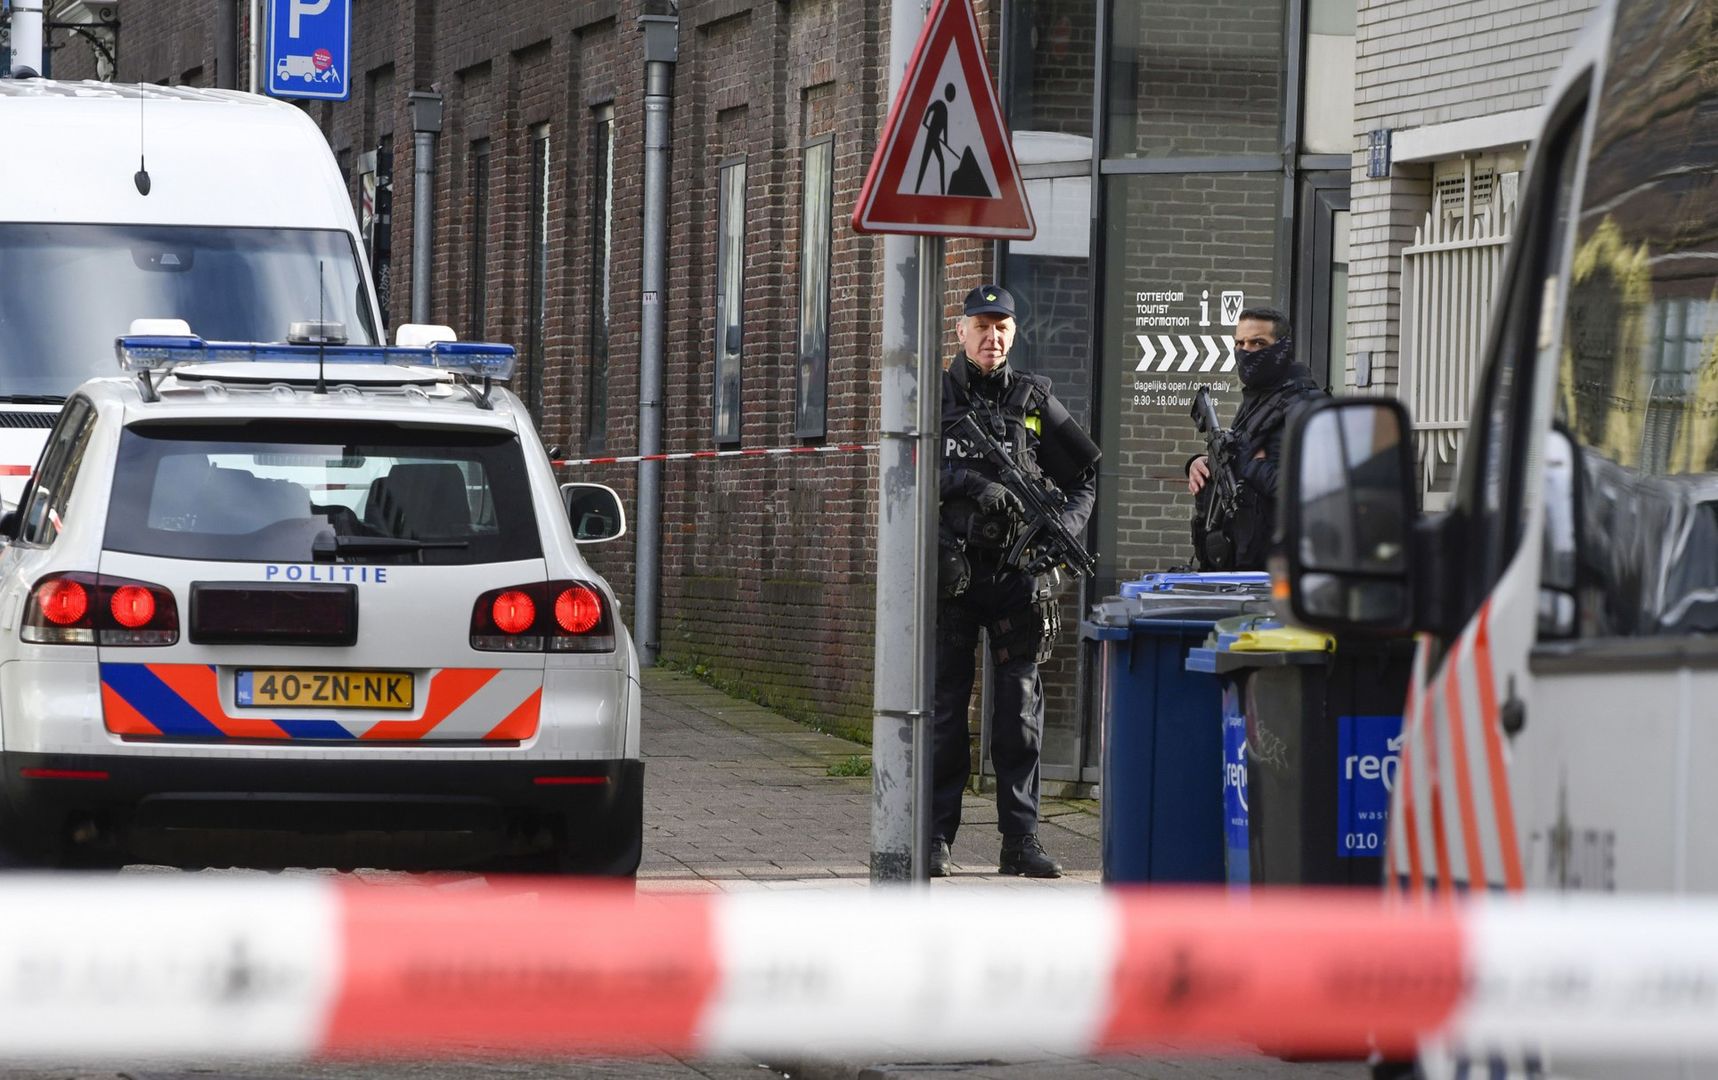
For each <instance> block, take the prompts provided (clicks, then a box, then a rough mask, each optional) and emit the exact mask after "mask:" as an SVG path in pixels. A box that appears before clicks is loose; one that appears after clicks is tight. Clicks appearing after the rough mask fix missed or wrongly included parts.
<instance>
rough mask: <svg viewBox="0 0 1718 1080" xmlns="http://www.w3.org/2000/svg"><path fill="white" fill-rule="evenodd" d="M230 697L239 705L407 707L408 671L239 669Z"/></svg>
mask: <svg viewBox="0 0 1718 1080" xmlns="http://www.w3.org/2000/svg"><path fill="white" fill-rule="evenodd" d="M237 675H238V680H237V682H236V684H235V685H234V687H233V699H234V701H235V702H236V703H237V704H238V706H239V707H240V708H242V709H268V708H275V709H278V708H294V709H409V708H411V707H412V675H411V672H409V671H303V670H298V669H286V670H273V671H240V672H238V673H237Z"/></svg>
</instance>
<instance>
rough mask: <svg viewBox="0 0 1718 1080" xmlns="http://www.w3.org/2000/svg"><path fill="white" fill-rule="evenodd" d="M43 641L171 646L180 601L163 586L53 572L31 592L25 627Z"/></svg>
mask: <svg viewBox="0 0 1718 1080" xmlns="http://www.w3.org/2000/svg"><path fill="white" fill-rule="evenodd" d="M21 633H22V635H23V638H24V640H25V641H28V642H32V643H34V644H38V645H117V646H148V645H157V646H158V645H172V644H173V643H175V642H177V641H178V640H179V606H178V604H176V603H175V602H174V600H173V594H172V592H170V591H169V590H167V589H165V588H163V587H162V586H160V585H152V584H150V583H148V582H145V581H132V580H130V579H127V578H116V577H110V576H108V575H104V574H80V573H69V574H50V575H49V576H47V577H45V578H43V579H42V580H41V581H38V582H37V583H36V587H35V588H34V589H32V590H31V591H30V602H29V604H28V606H27V608H26V609H25V612H24V625H23V628H22V631H21Z"/></svg>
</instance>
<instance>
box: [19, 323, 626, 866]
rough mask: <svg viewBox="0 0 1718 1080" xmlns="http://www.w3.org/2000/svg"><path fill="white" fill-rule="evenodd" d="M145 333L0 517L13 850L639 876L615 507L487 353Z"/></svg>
mask: <svg viewBox="0 0 1718 1080" xmlns="http://www.w3.org/2000/svg"><path fill="white" fill-rule="evenodd" d="M152 329H154V330H157V331H162V330H166V331H169V333H166V334H162V333H159V332H158V333H156V334H154V335H151V336H134V337H126V338H122V339H121V340H120V341H119V343H118V350H119V353H120V357H121V361H122V364H123V366H124V368H125V369H126V371H127V372H128V374H125V375H116V376H112V377H107V378H100V379H94V380H91V381H89V382H86V383H85V384H84V385H82V386H81V387H79V388H78V389H77V390H76V391H75V392H74V393H73V394H72V395H71V397H70V399H69V400H68V402H67V404H66V406H65V408H64V410H63V411H62V412H61V414H60V418H59V421H58V423H57V425H56V427H55V428H54V430H53V433H52V435H51V437H50V439H49V442H48V445H47V447H46V449H45V450H44V452H43V456H42V459H41V462H40V464H39V465H38V467H37V468H36V470H35V473H34V475H33V476H32V477H31V479H30V482H29V486H28V487H27V488H26V490H25V492H24V498H23V502H22V503H21V504H20V506H19V508H18V510H17V511H15V512H13V513H11V514H9V515H7V516H6V517H5V518H4V519H3V520H0V530H3V531H4V533H5V539H6V540H7V543H6V545H5V547H4V549H3V552H0V855H3V858H4V861H5V862H6V863H9V864H11V865H15V866H18V865H22V866H112V865H119V864H124V863H128V862H144V863H151V864H167V865H176V866H191V867H197V866H205V865H238V866H261V867H278V866H285V865H311V866H335V867H353V866H374V867H392V868H400V869H458V868H472V869H501V870H507V869H518V870H545V871H555V872H583V873H594V874H603V875H629V874H631V873H633V872H634V871H635V870H636V868H637V866H638V861H639V855H640V842H641V833H642V806H643V802H642V787H643V764H642V762H641V761H640V759H639V690H638V663H637V658H636V656H635V654H634V651H633V646H632V641H631V639H630V637H629V636H628V634H627V632H626V628H625V626H624V625H623V623H622V622H621V620H620V618H619V617H618V613H617V610H616V605H615V598H614V594H613V592H612V591H611V590H610V589H609V587H608V585H607V584H606V583H605V582H604V581H603V580H602V579H601V578H600V577H598V576H597V575H596V574H595V573H593V572H592V570H591V568H590V567H589V566H588V565H587V564H586V563H585V561H584V559H583V558H582V557H581V556H580V553H579V548H578V545H579V544H580V543H587V542H594V541H599V540H604V539H612V538H613V537H615V536H618V535H620V534H621V532H622V531H623V530H624V528H625V522H624V516H623V515H622V513H621V509H620V504H619V501H618V500H617V499H616V498H615V496H614V493H613V492H612V491H610V490H609V489H607V488H603V487H601V486H600V485H567V486H566V488H565V489H564V490H563V489H560V488H557V486H556V482H555V478H554V475H553V472H552V470H551V465H550V462H549V459H548V456H547V455H546V453H545V451H544V449H543V446H542V444H541V442H540V441H539V439H538V438H537V436H536V434H535V432H534V429H533V428H532V425H531V421H530V417H529V415H528V413H527V412H526V410H525V409H524V408H523V407H522V406H521V405H520V403H519V401H518V399H517V398H516V397H514V396H513V395H512V394H510V393H509V392H508V391H506V390H505V389H502V388H500V387H499V386H495V385H494V381H495V380H496V379H499V378H503V377H505V376H506V375H507V374H508V373H509V372H510V370H511V366H512V363H513V352H512V349H511V348H510V347H506V346H492V345H479V344H460V343H453V342H438V343H435V344H431V345H429V346H427V347H423V348H384V347H379V346H341V345H335V344H321V345H310V344H288V345H251V344H231V343H211V342H205V341H203V340H201V339H199V338H195V337H192V336H190V335H189V330H188V328H187V327H185V326H184V325H183V324H182V323H175V322H172V321H168V322H166V323H165V324H160V325H157V326H155V327H152ZM298 336H299V337H300V338H304V339H315V338H319V337H324V336H332V337H333V338H335V339H337V338H338V336H339V333H338V330H337V329H335V330H329V329H328V327H327V326H326V324H322V325H320V326H318V325H312V326H310V327H308V328H307V329H302V330H301V331H300V332H299V335H298ZM569 515H572V517H571V519H570V517H569Z"/></svg>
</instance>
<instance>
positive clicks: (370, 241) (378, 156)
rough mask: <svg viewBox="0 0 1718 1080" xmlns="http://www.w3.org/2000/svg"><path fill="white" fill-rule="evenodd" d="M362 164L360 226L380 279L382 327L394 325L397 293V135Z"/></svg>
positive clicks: (372, 268) (385, 140)
mask: <svg viewBox="0 0 1718 1080" xmlns="http://www.w3.org/2000/svg"><path fill="white" fill-rule="evenodd" d="M361 161H362V163H361V164H360V165H359V169H360V172H359V176H358V228H359V230H360V231H361V232H362V233H363V236H364V244H365V246H366V248H367V249H368V254H369V256H370V274H371V276H372V277H374V278H375V280H376V303H377V304H379V305H380V306H381V309H382V310H381V316H382V326H383V327H388V326H391V325H393V309H392V305H391V304H390V303H389V299H390V296H391V294H392V292H393V277H394V275H393V217H394V210H393V207H394V137H393V136H392V135H384V136H382V139H381V142H380V143H378V144H377V147H376V151H375V153H374V154H365V155H364V157H363V158H362V159H361Z"/></svg>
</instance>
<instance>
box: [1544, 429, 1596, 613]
mask: <svg viewBox="0 0 1718 1080" xmlns="http://www.w3.org/2000/svg"><path fill="white" fill-rule="evenodd" d="M1584 487H1585V478H1584V476H1583V474H1582V468H1581V452H1580V448H1579V447H1577V446H1576V445H1575V440H1574V438H1573V437H1572V436H1571V435H1570V434H1569V429H1568V428H1566V427H1564V426H1563V425H1562V424H1560V423H1559V424H1554V425H1552V427H1551V430H1550V431H1549V432H1548V433H1547V434H1546V436H1545V483H1544V487H1543V491H1544V492H1545V532H1544V536H1543V538H1542V540H1541V542H1540V545H1541V546H1540V557H1539V636H1540V637H1541V638H1571V637H1575V636H1576V635H1577V634H1578V633H1579V631H1580V618H1579V615H1580V601H1579V599H1578V596H1579V589H1580V566H1581V513H1582V489H1583V488H1584Z"/></svg>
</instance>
